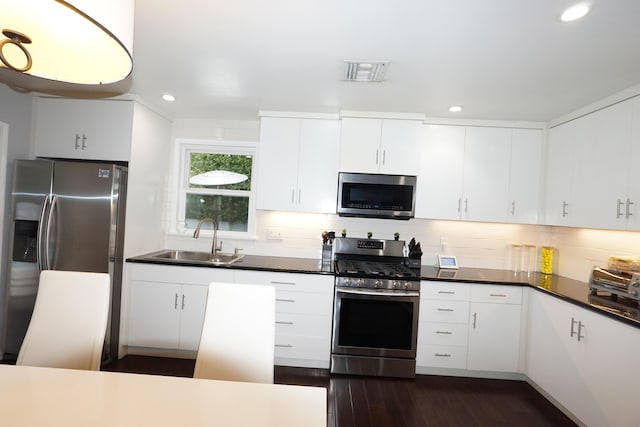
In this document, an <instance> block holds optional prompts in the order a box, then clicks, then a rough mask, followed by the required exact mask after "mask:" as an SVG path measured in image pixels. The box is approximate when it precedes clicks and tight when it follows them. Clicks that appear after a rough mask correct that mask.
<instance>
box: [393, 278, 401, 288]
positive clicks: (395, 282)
mask: <svg viewBox="0 0 640 427" xmlns="http://www.w3.org/2000/svg"><path fill="white" fill-rule="evenodd" d="M392 286H393V289H400V288H401V287H402V283H400V282H399V281H397V280H394V281H393V285H392Z"/></svg>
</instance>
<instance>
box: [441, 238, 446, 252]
mask: <svg viewBox="0 0 640 427" xmlns="http://www.w3.org/2000/svg"><path fill="white" fill-rule="evenodd" d="M440 252H441V253H443V254H446V253H447V238H446V237H441V238H440Z"/></svg>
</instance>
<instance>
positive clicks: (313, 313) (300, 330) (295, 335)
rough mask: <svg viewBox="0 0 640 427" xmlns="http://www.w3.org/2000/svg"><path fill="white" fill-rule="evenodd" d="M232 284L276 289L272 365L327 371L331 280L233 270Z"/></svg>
mask: <svg viewBox="0 0 640 427" xmlns="http://www.w3.org/2000/svg"><path fill="white" fill-rule="evenodd" d="M235 281H236V283H255V284H264V285H272V286H275V288H276V338H275V345H276V349H275V356H276V364H277V365H284V366H302V367H313V368H328V367H329V355H330V352H331V321H332V314H333V276H330V275H318V274H298V273H276V272H266V271H250V270H236V271H235Z"/></svg>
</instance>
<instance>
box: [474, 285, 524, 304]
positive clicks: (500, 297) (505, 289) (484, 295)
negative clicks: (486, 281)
mask: <svg viewBox="0 0 640 427" xmlns="http://www.w3.org/2000/svg"><path fill="white" fill-rule="evenodd" d="M471 301H473V302H493V303H502V304H522V287H521V286H506V285H475V286H472V287H471Z"/></svg>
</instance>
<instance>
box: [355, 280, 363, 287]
mask: <svg viewBox="0 0 640 427" xmlns="http://www.w3.org/2000/svg"><path fill="white" fill-rule="evenodd" d="M356 285H357V286H362V285H364V279H358V280H356Z"/></svg>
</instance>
